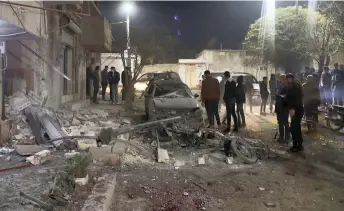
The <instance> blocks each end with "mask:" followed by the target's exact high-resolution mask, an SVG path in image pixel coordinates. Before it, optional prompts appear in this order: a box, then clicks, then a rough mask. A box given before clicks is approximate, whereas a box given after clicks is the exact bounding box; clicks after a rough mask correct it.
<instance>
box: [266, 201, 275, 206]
mask: <svg viewBox="0 0 344 211" xmlns="http://www.w3.org/2000/svg"><path fill="white" fill-rule="evenodd" d="M264 205H265V206H266V207H276V204H275V203H272V202H264Z"/></svg>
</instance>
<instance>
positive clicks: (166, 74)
mask: <svg viewBox="0 0 344 211" xmlns="http://www.w3.org/2000/svg"><path fill="white" fill-rule="evenodd" d="M154 74H157V77H158V80H171V79H172V80H179V81H180V77H179V75H178V73H175V72H164V73H146V74H143V75H142V76H141V77H140V78H139V79H138V80H137V81H138V82H148V81H150V80H151V79H152V78H154Z"/></svg>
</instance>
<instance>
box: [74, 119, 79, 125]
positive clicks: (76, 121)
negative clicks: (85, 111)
mask: <svg viewBox="0 0 344 211" xmlns="http://www.w3.org/2000/svg"><path fill="white" fill-rule="evenodd" d="M79 124H80V121H79V120H77V119H76V118H73V120H72V125H79Z"/></svg>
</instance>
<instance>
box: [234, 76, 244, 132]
mask: <svg viewBox="0 0 344 211" xmlns="http://www.w3.org/2000/svg"><path fill="white" fill-rule="evenodd" d="M243 83H244V77H243V76H242V75H240V76H239V77H238V79H237V87H236V105H237V110H236V112H237V115H238V127H246V121H245V113H244V103H245V102H246V96H245V87H244V84H243Z"/></svg>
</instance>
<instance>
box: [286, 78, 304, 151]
mask: <svg viewBox="0 0 344 211" xmlns="http://www.w3.org/2000/svg"><path fill="white" fill-rule="evenodd" d="M287 83H288V89H287V93H286V103H287V105H288V109H289V115H290V117H291V123H290V132H291V135H292V138H293V146H292V148H290V152H298V151H302V150H303V145H302V143H303V138H302V131H301V120H302V117H303V115H304V108H303V105H302V103H303V92H302V86H301V84H299V83H298V82H296V81H294V75H292V74H288V75H287Z"/></svg>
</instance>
